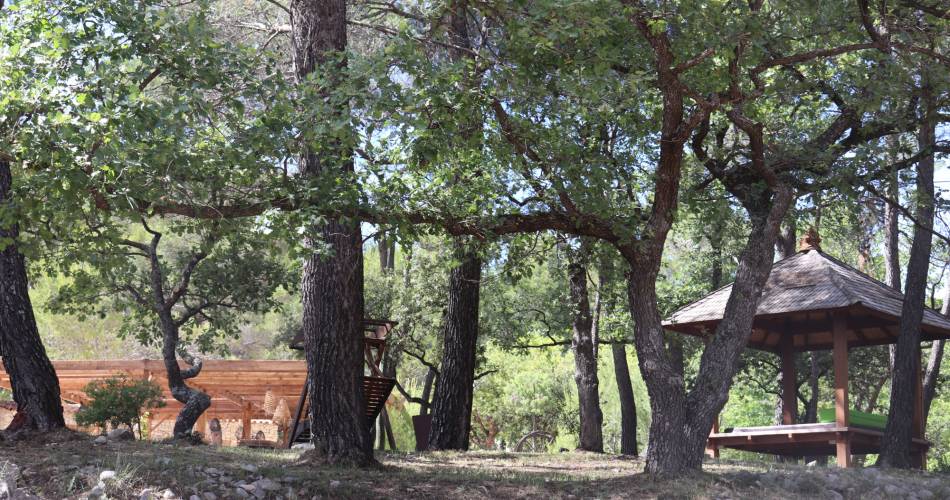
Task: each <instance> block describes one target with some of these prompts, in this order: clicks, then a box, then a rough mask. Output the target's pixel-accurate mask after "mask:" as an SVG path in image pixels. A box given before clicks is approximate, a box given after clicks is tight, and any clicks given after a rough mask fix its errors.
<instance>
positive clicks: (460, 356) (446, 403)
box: [429, 244, 482, 450]
mask: <svg viewBox="0 0 950 500" xmlns="http://www.w3.org/2000/svg"><path fill="white" fill-rule="evenodd" d="M456 253H457V254H458V255H459V257H460V262H459V264H458V265H457V266H456V267H455V268H453V269H452V271H451V272H450V274H449V301H448V306H447V309H446V314H445V320H444V324H443V327H442V338H443V344H442V368H441V369H440V373H439V378H438V380H437V381H436V384H435V394H434V395H433V398H432V432H431V433H430V434H429V449H430V450H467V449H468V445H469V433H470V432H471V427H472V395H473V392H474V384H475V356H476V349H477V346H478V301H479V289H480V286H481V283H480V281H481V273H482V261H481V258H479V256H478V254H477V253H475V252H474V251H471V250H467V249H466V248H464V247H462V246H461V245H459V244H457V246H456Z"/></svg>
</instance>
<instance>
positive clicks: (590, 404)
mask: <svg viewBox="0 0 950 500" xmlns="http://www.w3.org/2000/svg"><path fill="white" fill-rule="evenodd" d="M568 252H569V253H570V262H569V263H568V266H567V268H568V271H567V274H568V281H569V287H570V288H569V289H570V298H571V305H572V306H573V307H572V313H573V321H572V330H573V335H572V336H571V349H572V350H573V351H574V383H575V384H577V396H578V399H579V405H578V407H579V409H580V415H579V417H580V445H579V446H578V448H579V449H581V450H584V451H593V452H598V453H603V451H604V437H603V430H602V428H603V421H604V417H603V414H602V413H601V410H600V389H599V388H600V383H599V381H598V379H597V356H596V355H595V354H594V343H595V342H596V340H595V339H594V335H593V333H594V332H593V318H592V317H591V311H590V296H589V295H590V294H589V292H588V289H587V261H588V260H589V258H590V253H591V249H590V243H589V242H585V241H584V240H581V241H580V242H579V244H578V248H577V249H568ZM614 357H615V362H616V355H615V356H614ZM623 362H624V365H625V364H626V354H625V353H624V360H623ZM623 369H624V367H621V368H619V370H623ZM627 379H628V380H629V374H628V375H627ZM621 387H622V385H621ZM624 390H625V389H624V388H621V392H622V391H624ZM631 390H632V389H631ZM627 403H629V401H628V402H627Z"/></svg>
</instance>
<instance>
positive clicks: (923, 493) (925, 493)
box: [917, 490, 934, 500]
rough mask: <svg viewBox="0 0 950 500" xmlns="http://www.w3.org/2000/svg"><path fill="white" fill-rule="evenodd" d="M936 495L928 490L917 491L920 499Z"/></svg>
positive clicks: (928, 498) (925, 499)
mask: <svg viewBox="0 0 950 500" xmlns="http://www.w3.org/2000/svg"><path fill="white" fill-rule="evenodd" d="M933 497H934V494H933V493H931V492H929V491H927V490H920V491H918V492H917V498H919V499H920V500H930V499H931V498H933Z"/></svg>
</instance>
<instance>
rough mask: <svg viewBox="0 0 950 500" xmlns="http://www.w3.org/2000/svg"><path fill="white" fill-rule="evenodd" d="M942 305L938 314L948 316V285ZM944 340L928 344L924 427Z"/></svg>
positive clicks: (931, 400)
mask: <svg viewBox="0 0 950 500" xmlns="http://www.w3.org/2000/svg"><path fill="white" fill-rule="evenodd" d="M944 293H945V295H944V297H943V306H941V308H940V314H943V315H944V316H950V286H947V287H946V289H945V290H944ZM943 349H944V340H942V339H941V340H935V341H933V343H932V344H931V346H930V358H929V359H928V360H927V371H926V372H924V381H923V387H924V426H923V427H924V429H925V430H926V429H927V420H929V419H930V406H931V405H932V404H933V401H934V397H935V396H936V395H937V383H938V381H939V379H940V365H941V363H942V362H943Z"/></svg>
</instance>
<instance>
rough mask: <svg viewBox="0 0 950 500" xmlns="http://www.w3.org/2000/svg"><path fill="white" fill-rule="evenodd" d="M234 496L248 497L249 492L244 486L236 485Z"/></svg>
mask: <svg viewBox="0 0 950 500" xmlns="http://www.w3.org/2000/svg"><path fill="white" fill-rule="evenodd" d="M234 496H236V497H238V498H248V497H250V496H251V494H250V493H248V492H247V490H245V489H244V488H240V487H238V488H234Z"/></svg>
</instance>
